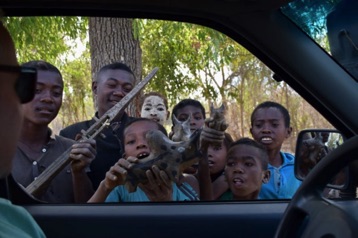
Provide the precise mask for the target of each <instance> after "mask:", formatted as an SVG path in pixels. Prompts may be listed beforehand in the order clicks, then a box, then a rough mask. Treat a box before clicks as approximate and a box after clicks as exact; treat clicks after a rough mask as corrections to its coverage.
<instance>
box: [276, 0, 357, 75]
mask: <svg viewBox="0 0 358 238" xmlns="http://www.w3.org/2000/svg"><path fill="white" fill-rule="evenodd" d="M357 9H358V2H357V1H355V0H319V1H306V0H299V1H293V2H291V3H289V4H288V5H286V6H284V7H282V11H283V13H284V14H285V15H286V16H288V17H289V18H290V19H291V20H292V21H293V22H295V23H296V24H297V25H298V26H299V27H300V28H301V29H302V30H303V31H304V32H306V33H307V34H308V35H309V36H310V37H311V38H312V39H313V40H314V41H315V42H317V44H319V45H320V46H321V47H322V48H323V49H325V50H326V51H327V52H328V53H329V54H330V55H332V57H333V58H334V59H335V60H337V62H338V63H340V64H341V65H342V66H343V67H344V68H345V69H346V70H347V71H348V72H349V73H350V74H351V75H352V76H353V77H354V78H355V79H356V80H357V79H358V30H357V29H358V14H357Z"/></svg>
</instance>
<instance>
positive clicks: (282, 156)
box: [124, 93, 301, 200]
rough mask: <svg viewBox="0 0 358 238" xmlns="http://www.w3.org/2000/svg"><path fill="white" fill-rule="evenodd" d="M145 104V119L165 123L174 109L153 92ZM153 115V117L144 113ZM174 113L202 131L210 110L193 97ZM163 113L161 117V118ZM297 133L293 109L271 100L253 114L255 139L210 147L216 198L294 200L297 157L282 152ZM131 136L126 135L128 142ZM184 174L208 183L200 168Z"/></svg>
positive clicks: (147, 97) (226, 142) (227, 141)
mask: <svg viewBox="0 0 358 238" xmlns="http://www.w3.org/2000/svg"><path fill="white" fill-rule="evenodd" d="M148 101H150V102H151V103H148ZM142 102H143V106H142V111H141V112H142V113H141V116H142V117H147V118H150V119H153V120H154V121H156V122H160V123H163V122H164V121H165V118H168V116H169V111H168V106H167V101H166V99H165V97H163V96H161V95H160V94H158V93H150V94H146V95H145V96H144V99H143V101H142ZM156 108H158V109H160V111H159V110H156ZM149 111H150V112H151V113H149V114H150V115H149V114H148V113H147V114H146V113H143V112H149ZM172 113H173V115H174V116H175V117H176V118H178V119H179V120H180V121H185V120H187V119H188V118H189V119H190V129H191V131H192V132H194V131H196V130H198V129H200V128H202V127H203V125H204V122H205V109H204V107H203V106H202V104H201V103H200V102H198V101H196V100H193V99H184V100H182V101H180V102H179V103H178V104H177V105H175V106H174V108H173V112H172ZM158 115H159V117H160V119H159V118H155V117H156V116H158ZM173 123H174V121H173ZM291 131H292V128H291V127H290V115H289V113H288V111H287V109H286V108H285V107H283V106H282V105H280V104H278V103H276V102H271V101H267V102H263V103H261V104H259V105H258V106H257V107H256V108H255V109H254V111H253V113H252V115H251V128H250V132H251V135H252V137H253V139H250V138H241V139H239V140H237V141H235V142H233V140H232V138H231V136H230V135H229V134H227V133H225V138H224V140H223V142H222V144H221V145H209V147H208V149H207V162H208V169H209V174H210V182H211V184H210V185H211V189H212V197H211V198H212V199H219V200H227V199H229V200H232V199H235V200H250V199H289V198H292V196H293V195H294V193H295V191H296V190H297V188H298V187H299V186H300V184H301V182H300V181H299V180H297V179H296V177H295V175H294V156H293V155H292V154H289V153H284V152H282V151H281V146H282V144H283V142H284V140H285V139H287V138H288V137H289V136H290V134H291ZM171 133H173V132H171ZM126 136H127V135H126V133H124V137H125V138H126ZM199 167H200V163H199ZM184 172H186V173H191V174H194V175H195V176H196V178H197V179H198V182H199V187H200V185H203V184H200V182H202V181H200V179H199V178H198V169H197V167H192V169H191V170H187V171H184ZM204 183H205V181H204ZM204 186H205V185H204ZM192 187H193V188H194V190H196V192H197V193H198V194H199V191H200V190H198V188H196V186H192Z"/></svg>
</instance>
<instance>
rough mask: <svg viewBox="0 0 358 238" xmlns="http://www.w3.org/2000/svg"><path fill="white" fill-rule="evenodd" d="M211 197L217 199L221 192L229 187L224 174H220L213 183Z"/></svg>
mask: <svg viewBox="0 0 358 238" xmlns="http://www.w3.org/2000/svg"><path fill="white" fill-rule="evenodd" d="M212 186H213V199H214V200H217V199H219V198H220V196H221V195H223V193H225V192H226V191H227V190H228V189H229V184H228V183H227V181H226V178H225V175H224V174H222V175H220V176H219V177H218V178H217V179H216V180H215V181H214V182H213V183H212Z"/></svg>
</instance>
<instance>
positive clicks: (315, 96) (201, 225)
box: [0, 0, 358, 238]
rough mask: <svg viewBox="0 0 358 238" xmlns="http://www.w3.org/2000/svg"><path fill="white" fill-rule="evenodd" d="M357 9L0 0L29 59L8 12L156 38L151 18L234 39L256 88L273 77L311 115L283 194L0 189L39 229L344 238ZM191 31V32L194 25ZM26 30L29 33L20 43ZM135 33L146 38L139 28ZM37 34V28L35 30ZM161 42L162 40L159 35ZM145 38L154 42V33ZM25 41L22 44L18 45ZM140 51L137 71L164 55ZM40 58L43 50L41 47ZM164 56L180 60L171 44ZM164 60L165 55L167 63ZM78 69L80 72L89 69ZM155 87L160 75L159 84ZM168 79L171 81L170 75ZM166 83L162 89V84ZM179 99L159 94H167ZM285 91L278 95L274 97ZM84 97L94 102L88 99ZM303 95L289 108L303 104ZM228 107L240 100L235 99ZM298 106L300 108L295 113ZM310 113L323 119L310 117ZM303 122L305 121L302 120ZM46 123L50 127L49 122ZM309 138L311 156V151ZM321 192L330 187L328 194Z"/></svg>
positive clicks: (298, 133) (230, 2) (301, 2)
mask: <svg viewBox="0 0 358 238" xmlns="http://www.w3.org/2000/svg"><path fill="white" fill-rule="evenodd" d="M357 10H358V3H357V2H356V1H355V0H316V1H309V0H293V1H290V0H223V1H217V0H206V1H203V0H193V1H187V0H181V1H179V0H171V1H166V0H156V1H145V0H102V1H99V0H71V1H69V0H57V1H52V0H32V1H31V2H30V1H26V0H12V1H8V0H0V12H1V14H0V15H2V16H3V17H2V18H3V19H2V21H3V22H4V25H5V26H7V27H8V29H9V30H10V32H11V30H12V31H13V32H16V34H18V35H17V37H18V39H22V40H21V41H20V40H19V41H17V43H16V46H17V50H18V55H19V56H21V57H24V58H26V57H31V50H32V51H34V50H33V49H32V48H31V47H33V45H32V44H35V43H34V42H31V39H30V38H31V37H34V36H31V34H32V31H34V32H36V30H38V29H36V25H34V29H28V28H26V27H25V28H22V26H21V24H11V23H13V22H16V21H17V20H18V19H29V22H37V23H36V24H40V23H41V22H42V23H44V24H45V23H46V21H47V20H46V19H47V18H63V19H69V20H68V21H65V22H66V23H65V24H69V25H71V24H73V25H74V24H78V29H80V28H81V27H83V25H81V24H87V22H86V21H82V19H87V18H88V19H91V18H95V17H97V18H107V19H121V18H129V19H136V20H137V21H135V22H137V23H138V25H135V24H134V26H133V27H134V29H137V28H136V27H138V28H140V27H143V26H144V25H145V24H148V26H150V27H151V28H152V29H156V27H157V28H158V29H159V30H158V32H159V33H158V34H163V32H165V31H164V30H165V29H164V28H163V29H162V28H160V27H158V26H157V25H155V24H154V21H160V22H161V21H167V22H179V23H183V24H192V25H194V26H201V27H205V28H208V29H210V30H212V31H215V32H218V33H220V34H222V35H223V36H225V37H228V42H230V43H235V44H238V45H240V47H242V48H243V49H244V50H245V52H246V51H247V52H249V53H250V54H251V55H252V56H253V57H254V58H255V59H256V61H254V62H255V63H254V64H255V66H257V65H259V64H262V65H263V66H257V67H258V68H260V67H261V68H264V67H265V68H267V69H268V71H269V72H270V73H269V74H271V78H264V79H263V81H264V82H266V81H267V82H268V83H267V85H274V86H272V87H278V86H276V85H278V84H280V83H281V82H284V83H285V85H287V86H288V88H289V89H287V90H288V91H289V92H290V95H294V96H295V95H297V97H299V98H300V100H302V101H304V104H305V105H306V104H307V105H309V107H310V108H313V110H314V111H315V112H314V113H313V112H307V114H308V117H309V115H310V114H311V118H309V119H307V120H310V121H312V123H311V124H309V125H308V124H306V125H304V124H302V126H300V127H299V128H295V132H294V133H293V136H291V139H292V141H290V145H291V147H289V145H287V148H291V150H292V153H293V154H295V157H296V160H295V175H296V177H297V178H298V179H300V180H302V185H301V186H300V187H299V189H298V190H297V192H296V194H295V196H294V197H293V198H292V199H279V200H252V201H234V200H232V201H217V200H216V201H190V202H189V201H188V202H187V201H185V202H148V203H146V202H130V203H128V202H127V203H115V204H113V203H95V204H49V203H45V202H42V201H40V200H38V199H35V198H34V197H32V196H31V195H29V194H27V193H26V192H25V191H24V188H23V187H21V185H19V184H18V183H17V182H16V181H15V179H14V178H13V177H12V176H11V175H10V176H9V177H8V178H6V179H2V180H1V181H0V197H3V198H7V199H9V200H11V201H12V202H13V203H14V204H17V205H21V206H24V207H25V208H26V209H27V210H28V211H29V212H30V213H31V215H32V216H33V217H34V218H35V220H36V221H37V222H38V224H39V225H40V227H41V228H42V229H43V231H44V233H45V234H46V236H47V237H142V236H144V237H172V238H176V237H218V236H222V235H224V236H235V237H355V236H356V234H358V226H357V224H358V209H357V202H356V197H357V194H356V188H357V183H358V180H357V177H356V176H355V174H357V170H358V167H357V163H356V161H355V158H356V157H357V155H358V137H357V134H358V120H357V118H358V110H357V108H358V107H357V104H358V87H357V83H358V47H357V46H358V30H357V29H358V14H356V12H357ZM0 19H1V18H0ZM73 19H77V20H73ZM150 20H153V25H150V23H151V22H150ZM18 22H21V21H18ZM139 24H143V25H139ZM62 27H64V26H62ZM177 27H178V28H179V27H180V25H178V26H177ZM194 28H195V27H193V28H191V30H192V31H193V32H194V30H195V29H194ZM19 29H20V30H19ZM60 29H61V28H60V26H59V28H58V29H55V30H53V29H51V34H54V35H55V33H54V32H56V31H60ZM73 29H74V32H73V34H75V35H76V34H78V36H80V37H82V40H83V41H84V42H85V43H83V42H82V43H78V42H75V43H73V42H72V43H71V44H73V45H71V47H72V48H76V49H78V48H81V47H83V46H84V45H86V44H89V42H88V36H87V35H86V33H83V32H81V31H80V30H76V28H73ZM81 29H85V30H86V31H87V30H88V29H87V28H86V27H85V28H81ZM148 29H149V28H148ZM49 31H50V29H49ZM153 31H154V30H153ZM138 32H140V30H138ZM138 32H136V33H138ZM148 32H149V30H148ZM189 32H190V31H189ZM141 33H142V34H144V33H143V32H141ZM113 34H114V33H113ZM212 34H214V33H212ZM215 34H216V33H215ZM25 36H26V37H27V36H29V39H28V41H26V40H25V39H27V38H26V37H25ZM145 36H146V37H147V38H148V39H149V37H150V34H147V35H145ZM21 37H25V38H21ZM41 37H48V36H47V35H46V33H43V35H42V36H41ZM205 37H207V38H206V41H207V44H209V45H210V44H212V45H215V44H216V42H215V41H214V40H212V39H213V37H212V38H210V37H208V36H204V37H202V39H203V38H204V39H205ZM15 38H16V37H15ZM63 38H66V36H63ZM161 38H163V39H164V38H171V36H170V35H168V36H166V35H161ZM49 39H50V40H51V38H49ZM69 41H70V40H69ZM149 41H151V42H150V43H154V44H153V45H154V46H155V44H156V42H155V41H153V40H148V41H147V42H149ZM178 41H179V40H178ZM163 42H164V41H163ZM150 43H146V44H148V45H150ZM26 44H28V45H29V49H31V50H26V47H27V46H26ZM182 44H183V45H184V43H182ZM178 45H180V44H178ZM154 46H151V47H154ZM60 47H61V46H60V45H59V48H56V49H54V52H55V51H56V50H60ZM148 47H149V46H148ZM142 48H144V43H143V47H142ZM162 48H164V46H163V47H162ZM194 48H195V47H194ZM233 48H234V47H233ZM233 48H230V47H229V46H228V47H227V48H226V49H225V50H227V52H230V51H232V52H233V51H234V50H233ZM176 49H178V48H176ZM47 50H48V51H50V48H48V49H47ZM51 50H52V49H51ZM181 50H182V51H185V49H181ZM51 52H52V51H51ZM36 53H38V52H36ZM40 53H41V52H40ZM87 53H88V52H87ZM151 53H152V54H157V55H154V56H153V55H149V56H148V55H146V54H147V53H146V52H142V54H143V56H142V59H143V65H141V67H142V68H143V72H142V75H144V76H143V78H144V77H145V75H146V74H147V73H149V72H150V70H151V69H153V68H154V67H156V66H157V65H156V64H158V63H159V62H160V61H165V59H163V58H164V57H163V56H165V55H161V51H160V47H158V48H155V49H154V50H153V51H152V52H151ZM220 53H222V52H220ZM43 54H44V55H46V51H44V52H43ZM71 54H72V55H71V56H69V55H63V56H62V58H61V57H59V59H60V61H61V60H63V61H65V58H67V59H66V60H69V59H72V58H76V57H77V58H80V57H84V55H81V56H78V55H77V56H76V55H74V53H73V52H71ZM172 54H173V55H176V54H178V57H181V56H180V54H179V53H176V52H174V51H173V53H172ZM207 54H211V53H210V52H207ZM228 54H229V53H228ZM151 57H152V58H153V62H150V60H151V59H152V58H151ZM238 57H239V56H237V55H233V57H232V58H230V59H229V61H232V62H234V61H235V62H236V60H238V59H237V58H238ZM84 58H85V57H84ZM87 58H90V57H87ZM87 58H86V59H87ZM178 61H179V60H178ZM188 61H194V59H189V60H188ZM170 64H174V63H173V62H170V60H169V59H168V65H170ZM199 64H200V63H199ZM232 64H234V63H232ZM228 65H230V64H229V63H228ZM88 66H89V67H90V63H88ZM228 67H230V66H228ZM213 68H214V67H213ZM75 70H76V69H75ZM84 70H87V71H88V74H87V76H88V77H91V73H90V69H84ZM161 70H162V72H161ZM166 70H168V71H170V70H171V68H170V67H169V66H168V69H165V68H164V69H159V71H158V74H159V76H157V77H169V76H170V75H169V74H170V73H168V74H167V75H166V74H165V73H166ZM185 70H186V69H185ZM185 70H183V71H184V72H187V71H185ZM220 70H221V69H218V70H217V71H220ZM79 71H80V70H79ZM223 71H225V70H223ZM184 74H185V73H184ZM188 75H189V74H188ZM173 77H174V76H173ZM252 77H253V76H252ZM189 78H190V77H189ZM184 79H185V77H184V76H183V80H184ZM86 80H87V81H85V82H89V80H90V79H86ZM172 82H173V81H172ZM232 82H234V81H232ZM190 83H191V87H194V88H195V84H196V82H195V81H194V86H193V82H189V84H190ZM88 84H89V83H88ZM157 84H159V85H160V84H164V83H163V82H161V81H158V82H157ZM81 85H82V84H81ZM177 85H178V87H180V83H178V84H177ZM184 85H185V84H184ZM198 85H199V84H198ZM234 86H235V85H233V87H234ZM88 87H89V86H88ZM153 87H154V86H153ZM157 87H158V86H157ZM163 87H164V86H163ZM165 87H166V89H167V91H169V90H170V89H169V86H168V85H166V86H165ZM184 87H185V86H184ZM154 88H155V87H154ZM71 90H74V89H71ZM264 90H265V88H261V89H260V88H259V89H257V90H256V91H250V92H247V93H249V94H251V95H252V97H251V98H253V102H255V100H258V99H261V98H264V97H263V96H262V95H263V94H265V92H263V91H264ZM183 91H184V90H183ZM189 91H190V90H189ZM281 92H283V91H281ZM66 93H67V92H66ZM200 93H201V92H199V93H197V94H200ZM168 94H170V92H169V93H168ZM191 95H193V94H191ZM179 96H180V95H174V94H173V95H171V96H168V97H169V99H171V100H175V99H176V98H177V97H179ZM188 96H189V95H188ZM284 96H285V95H284V94H283V93H282V94H278V95H276V98H281V97H284ZM255 97H256V99H255ZM83 101H84V102H86V103H87V102H88V103H89V105H91V106H93V104H92V99H91V98H86V99H84V100H83ZM302 101H298V102H297V104H300V105H301V104H303V102H302ZM291 102H292V104H294V103H296V101H291ZM231 106H232V107H239V103H238V101H235V102H233V103H232V104H231ZM91 110H92V111H90V113H93V109H91ZM303 111H304V110H302V108H301V111H299V110H298V111H297V112H296V113H304V112H303ZM90 116H91V114H89V117H90ZM319 118H323V120H322V121H324V122H323V123H321V124H319V123H318V121H321V120H319ZM61 119H62V117H61ZM74 120H75V119H74ZM315 122H316V123H315ZM59 123H60V122H59ZM237 124H238V123H237ZM307 125H308V126H309V127H310V128H306V126H307ZM52 126H53V127H54V128H56V126H57V124H53V125H52ZM324 133H327V134H329V139H328V142H327V141H326V142H324V143H325V144H324V145H322V140H323V139H322V136H323V135H324ZM247 136H249V135H247ZM318 144H319V146H320V147H319V149H320V150H319V152H318V150H315V148H317V147H315V146H317V145H318ZM322 146H323V147H326V148H327V150H326V152H322V150H321V148H322ZM309 151H311V152H312V151H314V153H316V152H317V155H315V157H314V159H312V158H311V157H309V156H308V155H305V153H306V152H307V153H308V152H309ZM322 153H324V154H322ZM331 190H334V191H333V192H336V193H337V194H338V195H337V196H335V197H330V196H328V195H327V194H328V191H331ZM326 192H327V193H326Z"/></svg>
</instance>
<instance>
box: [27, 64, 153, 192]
mask: <svg viewBox="0 0 358 238" xmlns="http://www.w3.org/2000/svg"><path fill="white" fill-rule="evenodd" d="M157 71H158V68H157V67H156V68H154V69H153V70H152V72H150V74H149V75H148V76H147V77H145V78H144V79H143V80H142V81H140V82H139V83H138V84H137V85H136V86H135V87H134V88H133V89H132V90H131V91H130V92H129V93H128V94H127V95H126V96H124V97H123V98H122V100H120V101H119V102H118V103H117V104H116V105H114V106H113V107H112V108H111V109H109V110H108V111H107V112H106V113H105V114H103V116H101V118H99V119H97V120H96V122H95V123H94V124H93V125H92V126H91V127H90V128H88V129H87V130H86V131H85V130H82V131H81V133H82V139H94V138H96V137H97V136H98V135H99V134H100V133H101V132H102V131H103V129H104V128H106V127H108V126H109V125H110V123H111V121H112V120H113V119H115V118H116V117H117V116H118V115H119V114H121V113H123V111H124V110H125V108H126V107H127V105H128V104H129V103H130V102H131V100H132V99H133V98H134V97H135V96H136V95H137V94H138V93H139V92H140V90H142V89H143V88H144V86H145V85H147V83H148V82H149V80H151V79H152V78H153V77H154V75H155V74H156V73H157ZM71 149H72V148H71V147H70V148H68V149H67V150H66V151H65V152H64V153H63V154H62V155H60V156H59V157H58V158H57V159H56V160H55V161H54V162H53V163H52V164H51V165H50V166H49V167H48V168H47V169H45V170H44V171H43V172H42V173H41V174H40V175H39V176H38V177H37V179H35V180H34V181H33V182H32V183H30V184H29V185H28V186H27V187H26V188H25V190H26V192H28V193H29V194H31V195H33V196H35V197H37V196H40V195H41V193H42V192H44V191H45V190H46V189H47V187H48V186H49V185H50V183H51V181H52V180H53V179H54V178H55V177H56V176H57V174H58V173H59V172H61V171H62V170H63V169H64V168H65V167H66V166H67V165H68V164H69V163H70V162H71V159H70V157H69V156H70V153H71Z"/></svg>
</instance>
